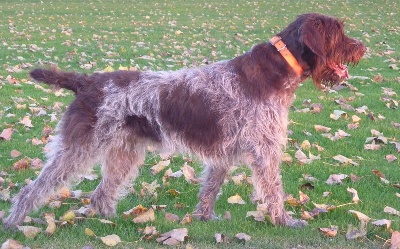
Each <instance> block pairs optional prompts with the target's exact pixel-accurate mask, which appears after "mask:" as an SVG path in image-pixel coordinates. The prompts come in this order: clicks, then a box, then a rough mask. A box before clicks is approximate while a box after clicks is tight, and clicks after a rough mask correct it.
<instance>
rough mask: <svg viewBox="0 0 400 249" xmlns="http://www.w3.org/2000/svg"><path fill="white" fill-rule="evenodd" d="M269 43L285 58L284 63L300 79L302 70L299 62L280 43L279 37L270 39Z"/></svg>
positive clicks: (283, 44) (281, 42) (282, 43)
mask: <svg viewBox="0 0 400 249" xmlns="http://www.w3.org/2000/svg"><path fill="white" fill-rule="evenodd" d="M269 42H270V43H271V44H272V45H273V46H275V48H276V49H277V50H278V52H279V53H281V55H282V56H283V58H285V60H286V62H287V63H289V65H290V66H291V67H292V69H293V70H294V71H295V72H296V74H297V75H298V76H299V77H300V76H301V75H302V74H303V69H302V68H301V66H300V64H299V62H298V61H297V60H296V58H294V56H293V54H292V53H291V52H290V51H289V49H288V48H287V47H286V44H285V43H284V42H283V41H282V38H281V37H279V36H274V37H272V39H271V40H269Z"/></svg>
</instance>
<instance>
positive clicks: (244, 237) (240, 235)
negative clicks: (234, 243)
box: [235, 233, 251, 241]
mask: <svg viewBox="0 0 400 249" xmlns="http://www.w3.org/2000/svg"><path fill="white" fill-rule="evenodd" d="M235 238H237V239H238V240H242V241H249V240H251V237H250V235H247V234H245V233H238V234H236V235H235Z"/></svg>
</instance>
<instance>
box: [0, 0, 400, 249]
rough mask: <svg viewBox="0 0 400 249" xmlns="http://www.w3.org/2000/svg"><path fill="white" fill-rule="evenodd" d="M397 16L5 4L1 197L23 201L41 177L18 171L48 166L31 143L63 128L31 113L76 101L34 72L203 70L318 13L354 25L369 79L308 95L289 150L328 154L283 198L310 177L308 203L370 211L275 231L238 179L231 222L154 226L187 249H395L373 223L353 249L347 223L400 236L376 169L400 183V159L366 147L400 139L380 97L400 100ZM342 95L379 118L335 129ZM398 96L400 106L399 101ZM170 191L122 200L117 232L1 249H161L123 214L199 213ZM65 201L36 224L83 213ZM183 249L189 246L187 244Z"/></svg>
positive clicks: (393, 6)
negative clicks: (49, 88)
mask: <svg viewBox="0 0 400 249" xmlns="http://www.w3.org/2000/svg"><path fill="white" fill-rule="evenodd" d="M399 8H400V6H398V3H397V2H389V1H384V2H382V1H377V0H375V1H363V2H359V1H329V2H325V3H316V2H315V1H309V0H305V1H286V2H272V3H267V2H265V1H237V0H229V1H209V0H202V1H193V0H177V1H142V0H138V1H135V2H134V3H133V2H132V1H94V0H92V1H83V2H82V1H77V0H71V1H67V2H66V1H57V0H50V1H42V2H37V1H34V0H24V1H23V0H13V1H9V0H3V1H2V4H1V6H0V14H1V16H2V20H3V21H2V22H1V23H0V37H1V42H2V44H0V65H1V66H0V107H1V108H0V120H1V122H0V131H2V130H3V129H5V128H9V127H12V128H13V131H14V133H13V136H12V139H11V140H10V141H0V171H1V172H2V173H1V175H0V176H1V177H2V178H3V179H4V182H1V181H0V191H1V193H3V194H4V193H6V192H7V191H8V189H9V188H10V187H9V186H10V185H11V186H13V185H14V184H15V187H13V188H11V195H14V194H15V193H17V192H18V190H19V189H20V188H21V187H22V186H23V185H24V184H25V183H24V181H25V179H27V178H30V179H33V178H35V175H36V173H37V172H35V170H20V171H15V170H14V169H13V164H14V163H15V162H17V161H18V160H20V159H21V158H22V157H25V156H26V157H29V158H36V157H39V158H42V159H44V158H43V153H42V148H43V147H42V145H38V146H35V145H32V143H31V142H30V140H31V139H32V138H34V137H37V138H41V137H42V129H43V127H44V126H45V125H49V126H51V127H53V128H54V127H55V125H56V122H52V121H51V118H50V116H48V115H45V116H37V115H35V114H34V113H32V108H33V107H37V108H40V109H43V110H46V112H47V114H54V115H55V117H57V118H60V116H61V114H62V112H63V111H64V110H65V108H66V106H67V105H68V103H69V102H70V101H71V100H72V99H73V96H72V95H71V94H68V93H66V94H65V96H55V94H54V93H46V92H45V91H43V90H42V89H40V88H36V87H35V85H32V84H30V83H31V82H30V81H29V79H28V77H27V72H28V71H29V70H30V69H32V68H34V67H37V66H45V67H46V66H49V65H52V64H56V65H57V66H58V67H60V68H62V69H66V70H75V71H80V72H85V73H92V72H93V71H96V70H102V69H104V68H106V67H107V66H111V67H113V68H114V69H117V68H119V67H120V66H123V67H136V68H138V69H142V70H144V69H151V70H174V69H178V68H181V67H191V66H197V65H202V64H204V63H211V62H214V61H218V60H225V59H229V58H232V57H234V56H236V55H239V54H242V53H243V52H245V51H248V50H249V49H250V48H251V46H252V45H254V44H257V43H260V42H264V41H267V40H268V39H269V38H270V37H271V36H272V35H273V34H275V33H277V32H278V31H280V30H281V29H282V28H284V27H285V26H286V25H287V24H288V23H290V22H291V21H292V20H293V19H294V18H295V17H296V15H298V14H301V13H305V12H320V13H324V14H328V15H334V16H337V17H339V18H342V19H344V20H345V21H346V23H347V26H346V30H347V33H348V34H349V35H350V36H352V37H358V38H360V39H361V40H362V41H363V42H364V43H365V44H366V46H367V47H368V53H367V56H366V57H365V58H364V59H363V60H362V61H361V62H360V63H359V65H358V66H357V67H355V68H352V69H351V72H350V73H351V74H352V75H355V76H363V77H367V78H365V79H360V78H353V79H350V80H349V81H348V82H349V83H350V84H352V85H353V86H354V87H356V88H357V89H358V91H357V92H354V91H351V90H349V89H348V88H345V89H343V90H341V91H338V92H337V93H328V94H325V93H322V92H319V91H318V90H317V89H315V87H314V86H313V84H312V83H311V82H310V81H307V82H305V83H304V84H303V85H302V86H301V87H300V88H299V90H298V91H297V94H296V95H297V99H296V101H295V102H294V103H293V111H292V112H291V116H290V119H291V120H292V121H293V122H292V124H291V125H290V127H289V128H290V130H291V131H292V134H291V135H290V136H289V137H290V139H291V141H292V143H291V144H290V145H289V146H288V148H287V152H288V153H289V154H290V155H292V156H294V153H295V152H296V151H297V147H296V146H298V145H299V144H301V143H302V142H303V141H304V140H309V141H310V142H311V143H318V144H319V145H320V146H322V147H324V149H325V150H324V151H322V152H318V151H316V150H315V149H314V148H313V149H312V150H311V152H312V153H313V154H314V155H316V154H321V160H315V161H314V162H313V163H312V164H307V165H300V164H299V163H298V161H297V160H294V163H293V164H291V165H286V164H284V165H282V174H283V181H284V185H285V191H286V192H287V193H289V194H292V195H294V196H295V197H298V191H299V188H300V186H301V185H302V184H304V183H305V182H306V181H305V180H303V179H302V174H305V173H308V174H311V175H312V176H314V177H316V178H317V179H319V181H317V182H315V183H313V185H314V190H302V191H303V192H305V193H306V194H307V195H308V196H309V197H310V198H311V201H313V202H315V203H325V204H333V205H341V204H345V203H349V202H351V195H350V194H349V193H348V192H347V190H346V189H347V188H348V187H350V188H355V189H356V190H357V191H358V193H359V196H360V199H361V201H362V202H360V203H359V204H356V205H349V206H343V207H340V208H337V209H335V210H333V211H330V212H329V213H325V214H321V215H320V216H318V217H316V219H314V220H313V221H310V222H309V226H307V227H306V228H304V229H300V230H297V229H289V228H284V227H275V226H272V225H271V224H269V223H268V222H265V223H259V222H256V221H254V220H252V219H251V218H246V217H245V216H246V212H247V211H252V210H255V206H254V205H253V204H251V201H250V199H249V196H250V194H251V193H252V188H251V186H250V185H248V184H242V185H239V186H238V185H234V184H233V183H232V182H231V181H230V182H229V183H228V184H226V185H224V187H223V191H222V195H221V196H220V198H219V201H218V202H217V204H216V212H217V213H218V214H221V215H222V214H224V213H225V211H227V210H229V211H230V212H231V215H232V220H230V221H229V220H220V221H211V222H207V223H204V222H198V221H193V222H192V223H190V224H187V225H179V224H176V223H171V222H168V221H166V220H165V219H164V216H163V213H162V212H156V221H155V222H153V223H151V224H148V225H154V226H156V228H157V230H158V231H160V232H161V233H164V232H167V231H169V230H171V229H174V228H178V227H187V228H188V229H189V236H190V238H189V239H188V241H187V243H189V244H190V245H192V246H193V247H194V248H215V247H218V248H378V247H382V246H384V247H388V243H387V240H388V239H389V238H390V236H391V234H390V232H389V231H387V230H385V229H384V228H380V227H375V226H373V225H371V224H368V226H367V234H366V236H365V237H363V238H360V239H355V240H346V239H345V234H346V232H347V229H348V226H349V225H350V224H351V225H354V226H359V225H360V221H359V220H358V219H356V218H355V217H354V216H352V215H351V214H349V213H348V210H350V209H353V210H357V211H360V212H362V213H364V214H366V215H368V216H369V217H371V218H372V219H373V220H375V219H384V218H386V219H390V220H392V225H391V229H393V230H397V231H398V230H400V218H399V217H398V216H395V215H390V214H387V213H384V212H383V209H384V207H385V206H390V207H393V208H396V209H400V205H399V204H400V200H399V197H396V195H395V194H396V192H400V191H399V190H398V189H396V188H394V187H392V186H391V185H390V184H389V185H388V184H384V183H383V182H382V181H380V180H379V178H377V177H376V176H375V175H373V174H372V172H371V170H373V169H378V170H380V171H381V172H382V173H384V174H385V175H386V178H387V180H389V181H390V182H391V183H392V184H394V183H398V182H400V175H399V166H400V165H399V160H397V161H394V162H391V163H389V162H388V161H387V160H386V159H385V156H386V155H389V154H393V155H395V156H397V157H399V153H397V152H396V150H395V147H394V145H392V144H387V145H384V146H383V147H382V148H381V149H380V150H378V151H371V150H365V149H364V142H365V140H366V138H367V137H370V136H371V129H376V130H378V131H380V132H382V133H383V134H384V136H385V137H387V138H388V139H389V140H390V141H399V140H400V135H399V134H400V133H399V129H398V128H395V127H394V126H393V125H392V123H393V122H395V123H399V122H400V115H399V110H398V109H391V108H387V106H386V105H385V104H386V103H385V102H384V101H382V97H383V96H384V94H383V91H382V87H387V88H392V89H393V91H394V92H396V93H397V94H400V83H399V70H398V69H396V67H394V66H393V65H396V66H397V67H398V66H399V60H400V54H399V49H400V45H399V43H398V37H399V32H400V23H399V20H398V18H397V14H398V13H397V12H396V10H398V9H399ZM15 67H17V68H18V67H22V70H13V69H12V68H14V69H15ZM378 76H382V77H381V79H382V81H380V82H376V81H377V80H378V79H379V77H378ZM9 77H13V78H14V79H15V80H16V81H17V82H18V84H11V83H10V78H9ZM374 79H375V81H374ZM378 81H379V80H378ZM359 93H361V94H362V95H361V94H359ZM341 97H343V98H347V99H352V100H351V101H349V104H350V105H351V106H353V107H355V108H358V107H361V106H363V105H365V106H367V107H368V108H369V110H368V113H369V114H372V113H373V115H374V117H376V120H375V121H373V120H371V119H370V118H369V117H368V116H367V115H366V114H359V113H356V112H355V111H347V113H348V115H349V117H350V119H344V118H340V119H339V120H337V121H334V120H332V119H331V118H330V117H329V115H330V114H331V113H332V112H333V110H337V109H340V106H338V105H337V104H336V103H335V100H338V99H340V98H341ZM353 98H354V99H353ZM392 98H393V99H394V100H396V101H399V97H398V95H395V96H393V97H392ZM307 99H310V100H311V102H312V103H321V104H322V105H323V107H324V108H323V110H322V111H321V112H320V113H316V114H311V113H309V112H308V113H301V112H295V110H296V109H303V108H305V106H304V105H303V101H304V100H307ZM56 102H61V103H64V106H61V108H60V109H58V108H56V107H57V106H55V105H54V103H56ZM17 104H19V105H20V106H17ZM24 105H25V106H24ZM10 114H12V115H10ZM26 115H28V116H30V119H31V120H32V124H33V126H34V127H32V128H26V127H25V126H24V125H22V124H19V121H20V119H21V118H22V117H24V116H26ZM352 115H357V116H359V117H360V118H361V121H360V124H359V128H358V129H356V130H350V129H348V128H347V125H348V124H349V123H351V116H352ZM378 115H382V116H384V117H385V119H379V118H378ZM316 124H319V125H324V126H328V127H331V128H332V132H336V131H337V130H338V129H341V130H344V131H346V132H347V133H349V134H351V136H350V137H347V138H345V139H341V140H338V141H331V140H329V139H327V138H324V137H322V136H321V134H319V133H317V132H315V129H314V125H316ZM14 149H15V150H18V151H20V152H21V153H22V155H21V156H20V157H18V158H12V157H11V156H10V152H11V151H12V150H14ZM336 155H344V156H346V157H348V158H351V159H353V160H354V161H356V162H358V163H359V166H352V165H343V164H339V163H337V162H336V161H335V160H334V159H332V157H333V156H336ZM159 160H160V158H159V157H158V156H157V155H153V154H149V156H148V160H147V161H146V165H147V166H151V165H154V164H155V163H156V162H157V161H159ZM183 163H184V161H183V160H182V157H174V158H173V159H172V163H171V167H172V169H173V171H176V170H179V168H180V167H181V166H182V165H183ZM191 166H193V167H195V168H196V169H197V170H198V171H197V172H200V170H201V169H200V167H199V163H198V162H196V161H195V162H194V163H191ZM242 170H245V169H239V170H238V171H237V172H241V171H242ZM141 171H142V174H141V176H140V177H139V178H138V179H137V181H136V183H135V185H134V189H135V190H136V191H139V190H140V189H141V183H142V182H152V181H153V180H155V179H157V180H158V182H159V183H161V178H162V175H163V172H162V173H160V174H159V175H157V176H155V177H153V176H150V174H149V167H142V168H141ZM338 173H342V174H347V175H350V174H355V175H357V176H359V177H360V180H359V181H356V182H352V181H350V180H348V179H347V180H345V181H344V183H343V184H340V185H334V186H331V185H328V184H326V183H325V181H326V179H328V177H329V175H331V174H338ZM98 182H99V180H94V181H88V180H85V181H83V183H81V184H80V185H78V186H77V187H76V188H75V189H82V190H83V191H90V190H93V189H94V188H95V186H96V185H97V184H98ZM169 182H170V185H169V186H164V187H163V188H162V189H160V190H158V192H157V193H158V198H157V199H155V198H144V197H138V196H137V194H132V193H131V194H129V195H128V196H127V197H126V198H124V199H123V200H122V201H121V202H120V203H119V205H118V216H116V217H115V218H113V219H112V221H113V222H115V223H116V224H117V225H116V226H110V225H106V224H103V223H100V222H99V221H98V220H87V221H83V222H79V223H75V225H68V226H64V227H62V228H58V229H57V230H56V232H55V233H54V234H53V235H52V236H51V237H49V236H46V235H45V234H44V233H40V234H39V235H38V236H37V237H35V238H34V239H29V238H26V237H25V236H24V235H23V234H22V233H20V232H10V231H2V233H0V243H3V242H4V241H6V240H7V239H9V238H13V239H16V240H18V241H20V242H21V243H22V244H24V245H27V246H29V247H31V248H39V247H40V248H82V247H83V246H86V245H89V246H92V247H93V248H101V247H106V246H105V245H103V244H102V243H101V241H100V240H98V239H95V238H93V237H89V236H87V235H85V232H84V229H85V228H90V229H92V230H93V231H94V232H95V233H96V235H98V236H106V235H109V234H117V235H119V236H120V237H121V239H122V240H123V241H125V242H124V243H120V244H119V245H118V246H117V247H120V248H128V247H142V248H155V247H161V245H160V244H157V243H156V242H155V241H154V240H152V241H148V242H147V241H140V237H141V234H140V233H139V232H138V228H143V227H145V225H138V224H134V223H133V222H132V221H130V220H125V219H124V218H122V217H121V216H120V214H121V213H122V212H124V211H126V210H128V209H130V208H132V207H134V206H136V205H139V204H141V205H143V206H146V207H149V206H150V205H152V204H165V205H167V211H168V212H172V213H175V214H177V215H179V216H180V217H183V216H184V215H185V214H186V213H190V212H192V211H193V209H194V206H195V205H196V203H197V197H196V196H197V191H198V189H199V186H197V185H193V184H188V183H186V181H185V180H184V179H176V180H170V181H169ZM169 189H175V190H177V191H179V192H181V194H180V195H178V196H177V197H172V196H170V195H168V194H166V191H168V190H169ZM326 191H329V192H332V195H330V196H328V197H327V198H324V197H322V193H323V192H326ZM235 193H238V194H239V195H240V196H242V197H243V198H244V200H245V201H246V203H247V204H245V205H232V204H228V203H227V201H226V200H227V198H229V197H230V196H232V195H234V194H235ZM1 196H2V195H0V197H1ZM1 199H6V198H4V197H2V198H1ZM66 202H67V203H70V204H69V205H67V204H66V205H63V206H62V207H61V208H59V209H56V210H51V209H49V208H48V207H44V208H41V209H40V210H39V211H37V212H34V213H32V214H31V216H32V217H40V214H41V213H42V212H45V211H51V212H55V214H56V217H57V218H59V217H60V216H61V215H62V214H63V213H64V212H66V211H67V210H69V209H70V208H71V206H72V205H74V204H75V203H74V201H72V200H67V201H66ZM71 203H72V204H71ZM176 203H183V204H184V208H182V209H176V208H174V204H176ZM10 206H11V204H10V202H9V201H7V200H0V211H1V210H6V211H7V212H8V209H9V208H10ZM303 208H304V209H306V210H311V209H312V208H313V205H312V204H311V203H307V204H306V206H305V207H303ZM288 210H290V211H293V212H294V213H295V216H296V217H299V215H300V211H301V210H300V208H293V207H290V206H288ZM330 225H336V226H338V227H339V233H338V235H337V236H336V237H334V238H326V237H324V236H322V235H321V234H320V232H319V231H318V228H321V227H329V226H330ZM36 226H38V225H36ZM43 228H45V227H44V226H43ZM240 232H243V233H247V234H249V235H250V236H251V237H252V239H251V240H250V241H248V242H246V243H245V244H242V243H240V242H238V241H236V240H234V239H233V237H234V235H235V234H237V233H240ZM215 233H222V234H225V235H226V236H228V237H229V238H230V243H229V244H218V245H217V244H216V243H215V239H214V234H215ZM181 247H185V244H184V245H182V246H181Z"/></svg>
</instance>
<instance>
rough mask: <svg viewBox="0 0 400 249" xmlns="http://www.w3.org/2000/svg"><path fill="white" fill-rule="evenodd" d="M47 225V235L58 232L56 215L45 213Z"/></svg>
mask: <svg viewBox="0 0 400 249" xmlns="http://www.w3.org/2000/svg"><path fill="white" fill-rule="evenodd" d="M43 217H44V219H45V221H46V223H47V228H46V230H45V231H44V232H45V234H46V235H53V233H54V232H55V231H56V228H57V227H56V223H55V215H54V213H44V215H43Z"/></svg>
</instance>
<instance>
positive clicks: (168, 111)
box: [4, 13, 366, 227]
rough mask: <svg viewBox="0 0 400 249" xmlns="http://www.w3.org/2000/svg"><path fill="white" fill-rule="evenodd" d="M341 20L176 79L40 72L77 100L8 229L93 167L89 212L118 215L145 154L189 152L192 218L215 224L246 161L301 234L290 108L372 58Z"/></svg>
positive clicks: (258, 187)
mask: <svg viewBox="0 0 400 249" xmlns="http://www.w3.org/2000/svg"><path fill="white" fill-rule="evenodd" d="M343 26H344V24H343V22H341V21H339V20H337V19H335V18H332V17H328V16H325V15H320V14H315V13H310V14H304V15H300V16H299V17H298V18H297V19H296V20H295V21H294V22H293V23H291V24H290V25H289V26H288V27H287V28H286V29H284V30H283V31H282V32H280V33H279V34H277V35H276V36H275V37H274V38H273V39H271V41H270V42H266V43H262V44H259V45H256V46H254V47H253V48H252V49H251V50H250V51H249V52H247V53H245V54H243V55H241V56H239V57H237V58H234V59H232V60H229V61H221V62H217V63H214V64H211V65H207V66H203V67H199V68H187V69H182V70H179V71H173V72H151V71H146V72H137V71H136V72H134V71H116V72H111V73H94V74H92V75H89V76H87V75H83V74H78V73H73V72H62V71H58V70H56V69H50V70H46V69H35V70H33V71H32V72H31V73H30V75H31V77H32V78H33V79H35V80H37V81H41V82H45V83H47V84H49V85H53V86H56V87H61V88H66V89H69V90H72V91H74V92H75V94H76V99H75V100H74V101H73V102H72V103H71V104H70V106H69V107H68V109H67V111H66V113H65V114H64V116H63V118H62V120H61V121H60V123H59V124H58V132H57V135H56V136H55V139H54V140H53V141H51V142H50V143H49V144H48V145H47V151H48V153H47V162H46V164H45V166H44V168H43V170H42V172H41V174H40V175H39V176H38V177H37V179H36V180H34V181H33V182H31V183H30V184H29V185H27V186H25V187H24V188H22V189H21V191H20V193H19V194H18V195H16V196H15V197H14V199H13V207H12V209H11V213H10V215H9V216H8V217H7V218H6V219H5V220H4V225H5V226H6V227H13V226H15V225H18V224H21V223H22V222H23V220H24V217H25V216H26V215H27V214H28V213H29V212H30V211H31V210H32V209H34V208H36V207H39V206H40V205H43V204H44V203H45V202H46V200H47V199H48V197H49V196H50V195H51V194H52V193H54V191H55V190H57V189H58V188H60V187H61V186H63V185H69V184H70V183H71V182H72V181H73V180H77V179H79V176H80V175H81V174H83V173H85V172H86V171H89V170H91V168H92V167H93V165H94V164H96V163H101V165H102V180H101V183H100V184H99V186H98V187H97V188H96V190H95V191H94V193H93V194H92V196H91V208H92V209H93V210H95V211H97V212H98V213H100V214H101V215H106V216H111V215H113V214H115V211H116V210H115V209H116V203H117V199H118V193H120V192H121V190H122V189H123V188H124V187H125V186H126V185H127V184H129V183H131V182H132V180H133V179H134V178H135V177H136V175H137V173H138V168H139V166H140V165H141V164H143V162H144V158H145V153H146V148H147V147H148V146H149V145H151V146H153V147H156V148H158V149H159V150H160V151H168V152H184V153H186V152H190V153H193V154H195V155H197V156H198V158H199V159H201V160H202V161H203V163H204V166H205V171H204V174H205V181H204V183H203V186H202V189H201V191H200V194H199V204H198V205H197V208H196V210H195V212H194V215H196V216H197V217H199V218H200V219H203V220H209V219H211V218H213V217H214V204H215V201H216V196H217V194H218V192H219V191H220V187H221V184H222V183H223V181H224V178H225V176H226V174H227V171H228V169H229V168H230V167H231V166H232V165H235V164H238V163H239V162H245V163H247V164H248V166H249V167H250V168H251V170H252V177H253V182H254V189H255V195H256V197H257V200H258V201H259V202H260V203H264V204H266V205H267V206H268V213H269V215H270V217H271V222H272V223H274V224H279V225H286V226H292V227H301V226H303V225H305V224H306V223H305V222H303V221H300V220H296V219H293V218H292V217H291V216H290V215H289V214H287V212H286V211H285V208H284V192H283V187H282V180H281V172H280V162H281V156H282V149H283V148H284V146H285V144H286V130H287V123H288V109H289V107H290V105H291V103H292V99H293V97H294V92H295V90H296V89H297V87H298V86H299V84H300V83H301V82H302V81H304V80H306V79H307V78H309V77H312V79H313V81H314V83H315V84H316V85H317V86H322V85H332V84H336V83H339V82H341V81H343V80H344V79H346V78H347V77H348V70H347V66H346V65H348V64H357V63H358V61H359V60H360V59H361V57H362V56H363V54H364V52H365V51H366V48H365V46H364V45H363V44H362V43H361V42H360V41H358V40H356V39H352V38H349V37H348V36H346V35H345V34H344V29H343Z"/></svg>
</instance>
